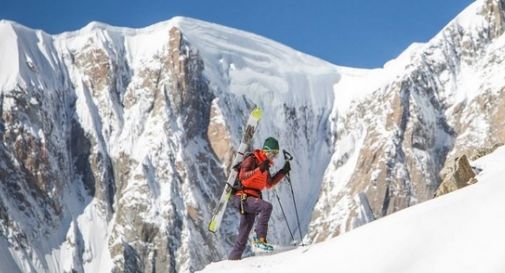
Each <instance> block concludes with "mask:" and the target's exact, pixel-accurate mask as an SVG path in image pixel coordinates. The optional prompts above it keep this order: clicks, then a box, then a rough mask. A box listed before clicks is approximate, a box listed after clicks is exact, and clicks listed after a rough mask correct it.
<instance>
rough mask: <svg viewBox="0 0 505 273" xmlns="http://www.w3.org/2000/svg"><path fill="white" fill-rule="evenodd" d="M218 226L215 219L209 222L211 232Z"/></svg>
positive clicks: (214, 231)
mask: <svg viewBox="0 0 505 273" xmlns="http://www.w3.org/2000/svg"><path fill="white" fill-rule="evenodd" d="M217 228H218V225H217V221H216V220H215V219H212V221H210V223H209V231H210V232H212V233H216V231H217Z"/></svg>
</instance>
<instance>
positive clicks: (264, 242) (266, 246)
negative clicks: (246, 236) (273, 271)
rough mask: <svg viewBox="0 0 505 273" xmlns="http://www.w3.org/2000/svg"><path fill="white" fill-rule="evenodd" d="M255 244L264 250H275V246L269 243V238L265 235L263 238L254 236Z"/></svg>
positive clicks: (257, 247)
mask: <svg viewBox="0 0 505 273" xmlns="http://www.w3.org/2000/svg"><path fill="white" fill-rule="evenodd" d="M253 244H254V247H255V248H256V249H258V250H260V251H263V252H273V251H274V247H273V246H272V245H271V244H269V243H267V240H266V239H265V238H263V237H261V238H258V237H256V236H255V237H254V240H253Z"/></svg>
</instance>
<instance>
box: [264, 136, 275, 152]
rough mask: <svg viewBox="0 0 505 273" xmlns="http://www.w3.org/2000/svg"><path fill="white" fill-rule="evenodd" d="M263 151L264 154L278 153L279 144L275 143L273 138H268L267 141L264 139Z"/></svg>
mask: <svg viewBox="0 0 505 273" xmlns="http://www.w3.org/2000/svg"><path fill="white" fill-rule="evenodd" d="M263 150H264V151H266V152H269V151H276V152H278V151H279V142H278V141H277V139H275V138H273V137H268V138H267V139H265V143H264V144H263Z"/></svg>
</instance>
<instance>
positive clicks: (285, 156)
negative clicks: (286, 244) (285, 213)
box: [282, 150, 304, 246]
mask: <svg viewBox="0 0 505 273" xmlns="http://www.w3.org/2000/svg"><path fill="white" fill-rule="evenodd" d="M282 152H283V153H284V160H287V161H291V160H293V156H292V155H291V154H290V153H288V151H286V150H282ZM286 178H287V179H288V184H289V187H290V188H291V196H292V197H293V205H294V206H295V213H296V223H297V224H298V233H299V234H300V242H301V243H302V246H303V245H304V244H303V237H302V229H301V228H300V217H299V216H298V208H297V206H296V199H295V193H294V191H293V184H291V177H290V175H289V172H288V173H287V174H286Z"/></svg>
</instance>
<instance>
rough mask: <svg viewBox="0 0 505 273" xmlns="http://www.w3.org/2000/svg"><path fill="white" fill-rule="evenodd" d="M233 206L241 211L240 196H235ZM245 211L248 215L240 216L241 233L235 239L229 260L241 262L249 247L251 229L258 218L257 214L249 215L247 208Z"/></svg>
mask: <svg viewBox="0 0 505 273" xmlns="http://www.w3.org/2000/svg"><path fill="white" fill-rule="evenodd" d="M232 205H233V206H234V207H236V208H238V209H239V210H240V197H239V196H233V199H232ZM244 205H245V204H244ZM244 209H245V210H246V213H245V214H242V215H240V226H239V233H238V236H237V238H236V239H235V244H234V245H233V249H232V250H231V252H230V255H228V259H229V260H240V259H241V258H242V253H243V252H244V250H245V247H246V245H247V239H248V238H249V233H250V232H251V229H252V227H253V225H254V219H255V218H256V214H255V213H254V212H252V213H249V212H248V210H247V209H246V206H244Z"/></svg>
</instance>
